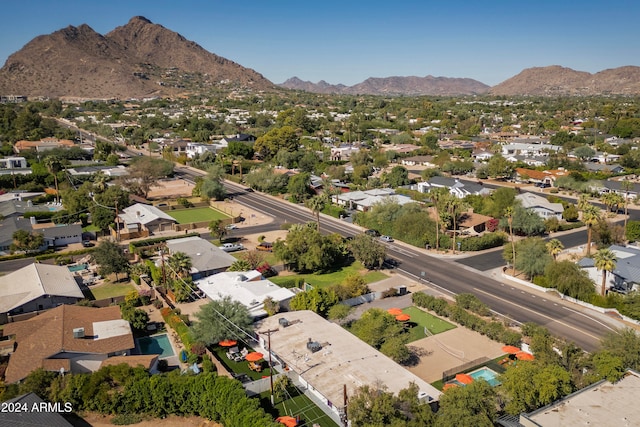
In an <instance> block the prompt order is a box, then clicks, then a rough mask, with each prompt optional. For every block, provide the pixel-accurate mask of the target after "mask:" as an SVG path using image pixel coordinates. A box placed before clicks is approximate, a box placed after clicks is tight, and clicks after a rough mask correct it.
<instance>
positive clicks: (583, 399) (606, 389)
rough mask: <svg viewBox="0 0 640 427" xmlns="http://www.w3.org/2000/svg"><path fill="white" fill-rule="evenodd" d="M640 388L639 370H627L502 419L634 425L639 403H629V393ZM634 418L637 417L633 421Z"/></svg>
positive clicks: (524, 425)
mask: <svg viewBox="0 0 640 427" xmlns="http://www.w3.org/2000/svg"><path fill="white" fill-rule="evenodd" d="M639 389H640V373H638V372H636V371H633V370H627V372H626V373H625V375H624V376H623V377H622V379H620V380H619V381H618V382H616V383H611V382H609V381H607V380H601V381H598V382H596V383H593V384H591V385H589V386H587V387H585V388H583V389H581V390H578V391H576V392H575V393H572V394H570V395H568V396H566V397H563V398H562V399H560V400H557V401H555V402H553V403H551V404H550V405H547V406H544V407H542V408H540V409H536V410H535V411H533V412H529V413H527V414H524V413H523V414H520V416H519V419H518V420H517V421H515V420H514V422H512V421H511V420H506V419H505V420H504V421H503V420H499V421H498V424H499V425H501V426H504V427H516V426H520V427H555V426H566V425H572V426H587V425H594V426H598V425H599V426H613V425H615V426H633V425H637V421H638V420H640V406H638V405H629V402H628V400H627V399H628V398H629V396H636V395H637V393H638V390H639ZM634 420H635V421H634Z"/></svg>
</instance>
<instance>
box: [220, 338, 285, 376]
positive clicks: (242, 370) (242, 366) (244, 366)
mask: <svg viewBox="0 0 640 427" xmlns="http://www.w3.org/2000/svg"><path fill="white" fill-rule="evenodd" d="M241 345H242V344H241V343H240V346H241ZM213 352H214V353H215V354H216V356H217V357H218V360H219V361H220V362H221V363H222V364H223V365H224V366H225V368H227V370H229V371H231V372H233V373H235V374H247V376H248V377H249V378H251V379H252V380H259V379H260V378H262V377H263V376H265V375H269V368H267V367H266V366H267V365H268V364H267V363H266V362H265V361H263V362H262V366H263V367H264V369H263V370H262V371H261V372H256V371H252V370H251V369H249V362H247V361H245V360H243V361H242V362H234V361H233V360H230V359H229V358H228V357H227V355H226V353H227V348H225V347H215V348H214V349H213ZM274 373H275V372H274Z"/></svg>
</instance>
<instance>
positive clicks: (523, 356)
mask: <svg viewBox="0 0 640 427" xmlns="http://www.w3.org/2000/svg"><path fill="white" fill-rule="evenodd" d="M516 358H517V359H518V360H535V356H534V355H533V354H531V353H527V352H526V351H521V352H518V353H516Z"/></svg>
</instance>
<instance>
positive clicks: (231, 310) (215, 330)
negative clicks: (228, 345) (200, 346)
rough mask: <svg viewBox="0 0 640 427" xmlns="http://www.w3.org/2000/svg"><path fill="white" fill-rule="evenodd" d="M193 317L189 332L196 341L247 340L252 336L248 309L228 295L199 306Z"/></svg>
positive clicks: (210, 342) (207, 342) (206, 342)
mask: <svg viewBox="0 0 640 427" xmlns="http://www.w3.org/2000/svg"><path fill="white" fill-rule="evenodd" d="M194 317H195V322H194V323H193V325H192V326H191V333H192V335H193V338H194V339H195V340H196V341H201V342H203V343H204V344H205V345H212V344H216V343H218V342H220V341H222V340H225V339H234V340H238V339H241V340H247V338H248V337H249V336H253V328H252V324H253V319H252V317H251V315H250V314H249V309H247V307H245V306H244V305H243V304H242V303H240V302H238V301H234V300H232V299H231V297H229V296H226V297H224V298H223V299H221V300H216V301H212V302H210V303H209V304H205V305H203V306H201V307H200V311H197V312H196V313H195V314H194Z"/></svg>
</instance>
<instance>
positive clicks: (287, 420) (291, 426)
mask: <svg viewBox="0 0 640 427" xmlns="http://www.w3.org/2000/svg"><path fill="white" fill-rule="evenodd" d="M276 421H277V422H279V423H282V424H284V425H286V426H287V427H295V426H297V425H298V420H296V419H295V418H293V417H289V416H285V417H278V418H276Z"/></svg>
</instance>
